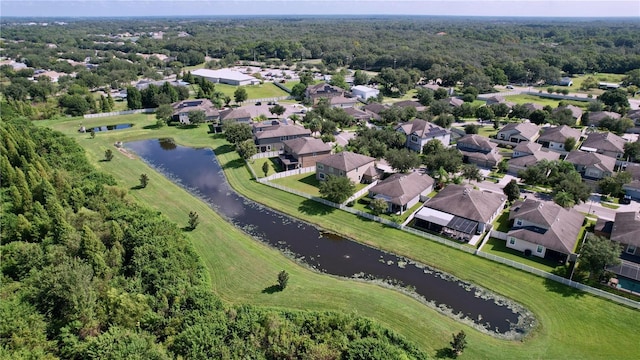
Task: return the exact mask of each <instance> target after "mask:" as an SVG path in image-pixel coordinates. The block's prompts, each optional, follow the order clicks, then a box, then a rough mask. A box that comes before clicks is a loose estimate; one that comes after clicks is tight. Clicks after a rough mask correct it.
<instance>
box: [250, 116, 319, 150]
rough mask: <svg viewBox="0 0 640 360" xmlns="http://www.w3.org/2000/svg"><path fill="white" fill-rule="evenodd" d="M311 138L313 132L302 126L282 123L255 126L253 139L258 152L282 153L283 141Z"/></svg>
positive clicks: (266, 123) (275, 122)
mask: <svg viewBox="0 0 640 360" xmlns="http://www.w3.org/2000/svg"><path fill="white" fill-rule="evenodd" d="M306 136H311V131H310V130H309V129H305V128H304V127H302V126H298V125H293V124H289V123H286V122H280V121H268V122H265V123H256V124H253V138H254V142H255V144H256V146H257V147H258V152H266V151H280V150H282V149H283V147H284V143H283V141H285V140H291V139H296V138H300V137H306Z"/></svg>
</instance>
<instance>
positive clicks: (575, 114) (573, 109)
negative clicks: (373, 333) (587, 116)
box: [553, 105, 582, 119]
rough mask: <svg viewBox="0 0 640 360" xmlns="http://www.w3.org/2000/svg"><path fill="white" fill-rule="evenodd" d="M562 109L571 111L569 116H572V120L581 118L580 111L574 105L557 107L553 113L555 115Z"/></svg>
mask: <svg viewBox="0 0 640 360" xmlns="http://www.w3.org/2000/svg"><path fill="white" fill-rule="evenodd" d="M564 109H569V110H571V116H573V118H574V119H579V118H580V117H581V116H582V109H580V108H579V107H577V106H574V105H565V106H558V107H557V108H555V109H553V112H554V113H556V112H558V111H561V110H564Z"/></svg>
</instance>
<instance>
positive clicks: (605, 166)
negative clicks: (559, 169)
mask: <svg viewBox="0 0 640 360" xmlns="http://www.w3.org/2000/svg"><path fill="white" fill-rule="evenodd" d="M564 160H565V161H567V162H570V163H572V164H573V166H575V168H576V170H577V171H578V172H579V173H580V175H582V177H584V178H586V179H592V180H600V179H602V178H604V177H607V176H611V174H613V170H614V168H615V166H616V159H614V158H612V157H608V156H605V155H601V154H598V153H592V152H585V151H579V150H573V151H571V152H569V154H567V157H566V158H565V159H564Z"/></svg>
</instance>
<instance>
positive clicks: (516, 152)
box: [511, 141, 542, 158]
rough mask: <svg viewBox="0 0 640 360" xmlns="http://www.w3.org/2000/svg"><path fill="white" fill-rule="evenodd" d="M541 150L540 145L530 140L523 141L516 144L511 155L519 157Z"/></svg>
mask: <svg viewBox="0 0 640 360" xmlns="http://www.w3.org/2000/svg"><path fill="white" fill-rule="evenodd" d="M541 150H542V145H540V144H538V143H534V142H531V141H523V142H520V143H518V145H516V147H514V148H513V154H512V155H511V157H512V158H519V157H522V156H527V155H533V154H535V153H537V152H539V151H541Z"/></svg>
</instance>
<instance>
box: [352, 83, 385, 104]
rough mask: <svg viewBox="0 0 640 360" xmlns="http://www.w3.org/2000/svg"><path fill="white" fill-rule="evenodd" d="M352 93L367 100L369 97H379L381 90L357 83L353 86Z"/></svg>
mask: <svg viewBox="0 0 640 360" xmlns="http://www.w3.org/2000/svg"><path fill="white" fill-rule="evenodd" d="M351 93H352V94H353V95H354V96H356V97H358V98H360V99H362V100H367V99H368V98H377V97H378V95H379V94H380V90H378V89H375V88H372V87H368V86H363V85H357V86H354V87H352V88H351Z"/></svg>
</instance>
